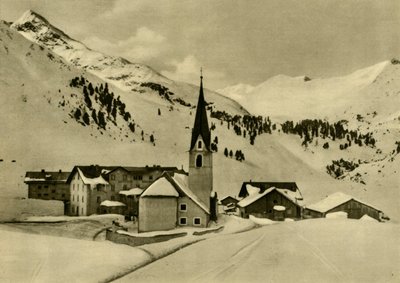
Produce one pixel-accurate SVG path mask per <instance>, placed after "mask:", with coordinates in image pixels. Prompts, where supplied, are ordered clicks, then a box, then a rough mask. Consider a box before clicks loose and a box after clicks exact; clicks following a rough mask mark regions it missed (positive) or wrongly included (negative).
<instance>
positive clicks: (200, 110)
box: [190, 72, 211, 150]
mask: <svg viewBox="0 0 400 283" xmlns="http://www.w3.org/2000/svg"><path fill="white" fill-rule="evenodd" d="M199 136H201V138H202V139H203V142H204V145H205V147H206V148H207V149H208V150H210V144H211V133H210V128H209V127H208V120H207V111H206V102H205V100H204V91H203V73H202V72H201V75H200V92H199V101H198V102H197V109H196V117H195V120H194V127H193V130H192V141H191V143H190V150H192V149H193V148H194V147H195V145H196V141H197V140H198V138H199Z"/></svg>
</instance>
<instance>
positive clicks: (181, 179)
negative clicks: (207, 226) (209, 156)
mask: <svg viewBox="0 0 400 283" xmlns="http://www.w3.org/2000/svg"><path fill="white" fill-rule="evenodd" d="M169 175H170V176H171V178H172V179H173V180H174V182H175V184H176V185H178V187H179V189H180V190H181V191H182V193H184V194H185V195H186V196H187V197H188V198H190V199H191V200H192V201H193V202H194V203H196V204H197V205H198V206H199V207H200V208H201V209H203V210H204V211H205V212H207V213H208V214H209V213H210V210H209V208H208V207H207V206H206V205H205V203H203V202H202V201H201V200H200V199H199V198H198V197H197V196H196V194H195V193H194V192H193V191H192V190H191V189H190V188H189V182H188V181H189V180H188V176H187V175H186V174H181V173H170V174H169Z"/></svg>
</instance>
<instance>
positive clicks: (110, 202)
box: [100, 200, 125, 207]
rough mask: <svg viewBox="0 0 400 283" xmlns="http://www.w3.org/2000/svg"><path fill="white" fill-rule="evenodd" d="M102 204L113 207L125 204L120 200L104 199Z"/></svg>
mask: <svg viewBox="0 0 400 283" xmlns="http://www.w3.org/2000/svg"><path fill="white" fill-rule="evenodd" d="M100 205H102V206H107V207H112V206H125V204H124V203H122V202H119V201H112V200H104V201H102V202H101V203H100Z"/></svg>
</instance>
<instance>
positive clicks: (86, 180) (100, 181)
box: [78, 168, 108, 185]
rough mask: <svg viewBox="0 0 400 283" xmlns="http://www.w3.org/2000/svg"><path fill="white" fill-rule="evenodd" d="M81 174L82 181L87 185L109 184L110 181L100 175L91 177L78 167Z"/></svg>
mask: <svg viewBox="0 0 400 283" xmlns="http://www.w3.org/2000/svg"><path fill="white" fill-rule="evenodd" d="M78 173H79V176H80V177H81V178H82V182H83V183H84V184H85V185H108V182H107V181H106V180H104V178H103V177H102V176H101V175H100V176H98V177H94V178H89V177H86V176H85V174H83V173H82V171H81V169H80V168H78Z"/></svg>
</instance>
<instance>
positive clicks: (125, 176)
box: [110, 174, 153, 181]
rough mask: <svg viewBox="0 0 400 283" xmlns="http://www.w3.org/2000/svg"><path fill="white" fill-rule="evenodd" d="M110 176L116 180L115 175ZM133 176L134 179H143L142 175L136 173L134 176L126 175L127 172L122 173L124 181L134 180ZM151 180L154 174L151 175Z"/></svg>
mask: <svg viewBox="0 0 400 283" xmlns="http://www.w3.org/2000/svg"><path fill="white" fill-rule="evenodd" d="M110 178H111V180H112V181H115V175H111V177H110ZM132 178H133V180H143V176H142V175H134V176H131V175H126V174H124V175H122V181H127V180H132ZM149 180H153V176H151V175H150V176H149Z"/></svg>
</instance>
